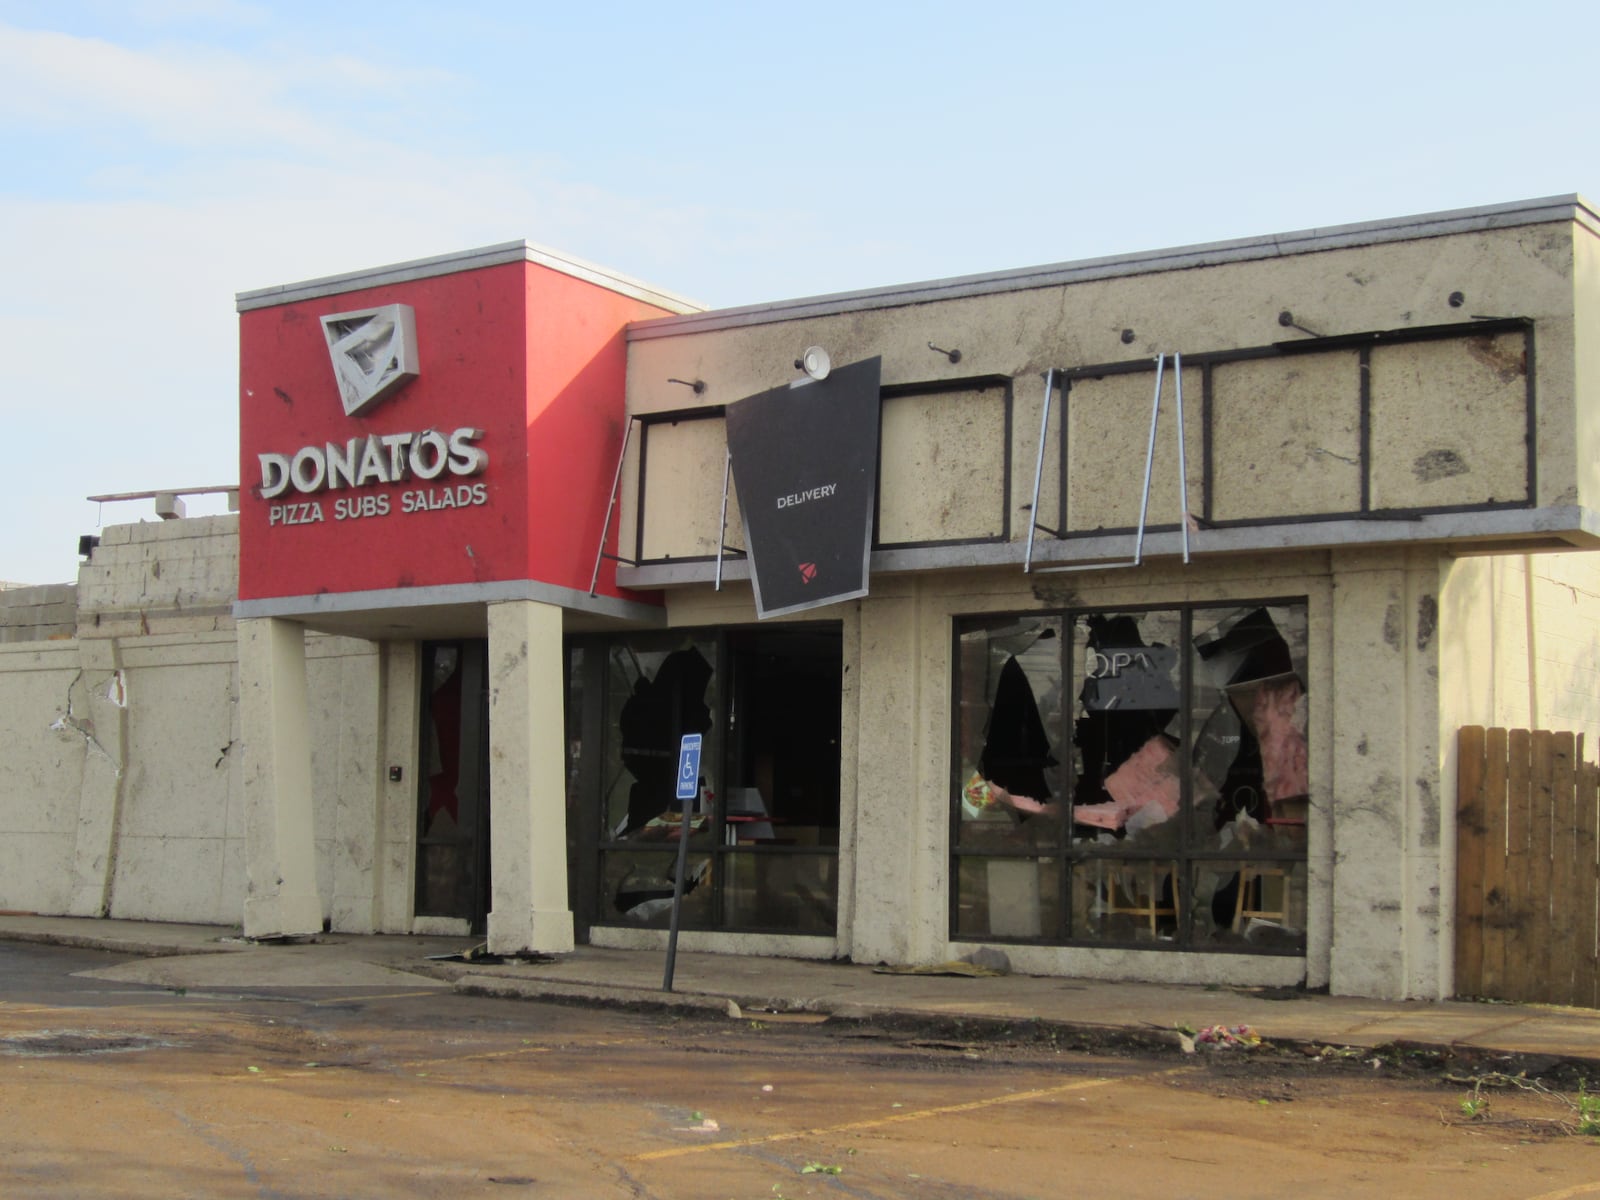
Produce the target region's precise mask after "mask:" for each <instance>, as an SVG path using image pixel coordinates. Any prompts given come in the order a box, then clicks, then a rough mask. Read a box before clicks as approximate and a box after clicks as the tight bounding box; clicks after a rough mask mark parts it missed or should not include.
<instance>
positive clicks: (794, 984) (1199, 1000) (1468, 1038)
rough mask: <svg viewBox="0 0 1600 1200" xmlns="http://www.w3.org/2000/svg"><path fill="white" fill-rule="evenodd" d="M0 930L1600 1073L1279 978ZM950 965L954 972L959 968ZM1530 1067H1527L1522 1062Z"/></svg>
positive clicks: (209, 960)
mask: <svg viewBox="0 0 1600 1200" xmlns="http://www.w3.org/2000/svg"><path fill="white" fill-rule="evenodd" d="M0 940H9V941H29V942H44V943H50V944H57V945H70V946H80V947H86V948H93V949H100V950H107V951H112V952H114V953H119V954H123V955H128V956H132V959H133V960H132V961H128V962H124V963H122V964H120V965H117V966H113V967H108V968H104V969H100V970H97V971H95V972H94V974H95V975H97V976H100V977H111V978H117V979H121V980H123V981H125V982H130V983H140V984H147V985H152V986H157V987H168V988H185V989H202V988H203V989H208V990H218V989H224V990H234V991H239V992H250V991H252V990H257V989H267V988H273V987H296V988H304V987H328V988H338V989H362V990H367V989H379V990H383V991H389V992H407V991H416V992H419V993H426V992H427V991H429V990H447V989H453V990H455V991H459V992H470V993H477V994H483V995H494V996H507V997H516V998H523V999H530V1000H555V1001H562V1002H568V1003H585V1004H601V1005H607V1004H609V1005H616V1006H623V1007H661V1008H675V1009H683V1010H693V1011H703V1012H708V1013H710V1014H712V1015H726V1016H730V1017H741V1016H743V1017H756V1016H759V1015H760V1014H763V1013H785V1014H817V1015H822V1016H828V1017H833V1018H837V1019H855V1020H883V1019H895V1020H905V1021H927V1022H936V1023H956V1024H960V1025H962V1026H964V1027H967V1028H969V1029H971V1030H972V1031H974V1032H975V1033H980V1032H981V1031H982V1030H984V1029H986V1028H987V1029H993V1030H1006V1029H1015V1028H1017V1027H1019V1026H1025V1025H1027V1024H1028V1023H1035V1024H1037V1025H1038V1026H1039V1027H1049V1028H1052V1029H1059V1030H1062V1031H1064V1032H1067V1033H1069V1034H1071V1035H1074V1036H1080V1037H1086V1038H1091V1039H1107V1040H1114V1039H1116V1038H1118V1037H1123V1038H1137V1039H1139V1040H1142V1041H1145V1042H1170V1043H1171V1044H1173V1045H1174V1046H1177V1045H1180V1044H1181V1042H1182V1039H1183V1037H1185V1036H1191V1035H1192V1034H1193V1033H1194V1032H1197V1031H1201V1030H1206V1029H1212V1028H1215V1027H1218V1026H1221V1027H1225V1028H1228V1029H1233V1030H1236V1029H1237V1028H1238V1027H1239V1026H1245V1027H1246V1028H1247V1030H1248V1031H1249V1033H1250V1034H1251V1035H1253V1036H1259V1037H1260V1038H1262V1039H1263V1040H1265V1041H1267V1042H1271V1043H1274V1044H1279V1045H1285V1046H1294V1047H1299V1048H1302V1049H1305V1050H1307V1051H1308V1052H1312V1051H1315V1050H1316V1049H1317V1048H1319V1047H1339V1048H1352V1049H1372V1050H1377V1049H1380V1048H1388V1047H1396V1046H1398V1047H1402V1048H1405V1049H1415V1050H1429V1051H1439V1052H1449V1053H1452V1054H1454V1055H1456V1056H1458V1057H1460V1058H1462V1059H1465V1060H1468V1061H1470V1062H1473V1063H1479V1064H1488V1063H1493V1062H1494V1061H1495V1060H1504V1061H1506V1062H1507V1063H1512V1064H1513V1065H1514V1060H1527V1061H1528V1063H1531V1065H1532V1066H1534V1067H1535V1068H1539V1067H1544V1066H1548V1065H1549V1064H1551V1063H1552V1062H1559V1061H1567V1062H1571V1063H1572V1064H1573V1065H1575V1066H1578V1067H1580V1068H1582V1069H1584V1070H1585V1071H1589V1070H1593V1071H1595V1072H1600V1011H1597V1010H1594V1009H1582V1008H1562V1007H1557V1006H1553V1005H1534V1004H1502V1003H1491V1002H1468V1001H1436V1002H1435V1001H1416V1000H1411V1001H1385V1000H1368V999H1361V998H1356V997H1346V996H1328V995H1321V994H1316V993H1305V992H1297V991H1293V990H1284V989H1251V988H1228V987H1195V986H1185V985H1163V984H1147V983H1115V982H1105V981H1101V980H1088V979H1067V978H1056V977H1044V976H1030V975H1017V974H1006V975H989V976H969V975H953V974H952V975H941V974H899V973H887V972H884V971H881V970H879V969H876V968H874V967H872V966H866V965H857V964H849V963H834V962H812V961H806V960H801V959H788V958H763V957H753V956H744V955H739V956H735V955H724V954H711V953H705V952H699V951H684V950H681V949H680V950H679V951H678V953H677V957H676V961H675V968H674V973H673V989H672V991H671V992H670V993H668V992H665V991H663V990H662V983H663V976H664V968H665V958H666V956H665V954H664V953H663V952H661V951H641V950H614V949H605V948H601V947H594V946H580V947H579V948H578V949H577V950H576V951H575V952H573V953H571V954H567V955H561V956H557V957H554V958H551V959H549V960H548V961H544V960H541V961H523V960H516V959H510V960H505V961H498V962H491V961H483V960H480V959H474V958H473V955H472V952H473V950H474V948H475V947H477V946H478V945H479V942H478V940H477V939H472V938H443V937H420V936H417V937H410V936H393V935H370V936H367V935H357V934H321V935H319V936H317V937H315V938H311V939H305V940H297V941H292V942H277V943H256V942H250V941H246V940H245V939H244V938H242V937H241V936H240V933H239V930H238V929H237V928H234V929H228V928H223V927H217V926H210V925H181V924H165V923H156V922H143V921H114V920H93V919H85V918H72V917H39V916H30V915H15V914H0ZM957 969H959V968H957ZM1524 1065H1526V1064H1524Z"/></svg>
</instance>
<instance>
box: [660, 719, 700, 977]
mask: <svg viewBox="0 0 1600 1200" xmlns="http://www.w3.org/2000/svg"><path fill="white" fill-rule="evenodd" d="M699 794H700V735H699V734H698V733H686V734H684V735H683V739H682V740H681V741H680V742H679V743H678V796H677V798H678V799H679V800H680V801H682V802H683V819H682V821H680V822H679V824H678V869H677V871H676V872H674V873H673V879H672V926H671V928H670V929H669V930H668V932H667V973H666V977H665V978H664V979H663V980H662V981H661V990H662V991H664V992H670V991H671V990H672V969H673V967H674V966H675V965H676V962H677V958H678V912H679V910H680V909H681V908H682V907H683V876H684V873H685V871H686V870H687V867H688V863H689V815H690V811H691V808H692V806H693V804H694V801H695V797H696V796H698V795H699Z"/></svg>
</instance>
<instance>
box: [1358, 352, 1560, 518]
mask: <svg viewBox="0 0 1600 1200" xmlns="http://www.w3.org/2000/svg"><path fill="white" fill-rule="evenodd" d="M1527 437H1528V355H1527V338H1526V336H1525V335H1524V334H1522V333H1521V332H1511V333H1502V334H1499V335H1497V336H1492V337H1481V336H1480V337H1465V338H1450V339H1447V340H1441V341H1434V342H1417V343H1413V344H1410V345H1398V346H1379V347H1376V348H1374V349H1373V351H1372V499H1371V503H1372V507H1373V508H1375V509H1384V508H1438V507H1442V506H1448V505H1477V504H1496V503H1498V504H1506V503H1522V502H1526V501H1527V500H1529V498H1530V497H1529V494H1528V476H1529V463H1528V447H1527Z"/></svg>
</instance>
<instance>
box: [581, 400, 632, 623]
mask: <svg viewBox="0 0 1600 1200" xmlns="http://www.w3.org/2000/svg"><path fill="white" fill-rule="evenodd" d="M633 422H634V418H633V417H629V418H628V419H627V420H626V421H625V422H624V423H623V426H622V453H620V454H618V455H617V473H616V474H615V475H613V476H612V477H611V503H610V504H608V505H606V523H605V524H604V525H602V526H601V527H600V547H599V549H597V550H596V551H595V552H594V574H593V575H592V576H591V577H590V579H589V595H591V596H593V595H594V594H595V591H596V589H598V588H599V586H600V562H601V560H602V559H604V558H605V556H606V534H608V533H610V532H611V514H612V513H613V512H615V511H616V508H617V487H618V485H620V484H621V483H622V463H623V460H624V459H626V458H627V457H628V437H629V435H630V434H632V433H633Z"/></svg>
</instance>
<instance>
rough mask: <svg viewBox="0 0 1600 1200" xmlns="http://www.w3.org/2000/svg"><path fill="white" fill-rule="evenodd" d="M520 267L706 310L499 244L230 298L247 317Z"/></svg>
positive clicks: (561, 258) (673, 306)
mask: <svg viewBox="0 0 1600 1200" xmlns="http://www.w3.org/2000/svg"><path fill="white" fill-rule="evenodd" d="M519 262H529V263H535V264H537V265H538V266H541V267H547V268H549V269H550V270H552V271H559V272H561V273H562V274H563V275H570V276H572V277H573V278H574V279H581V280H583V281H584V282H586V283H592V284H595V285H596V286H598V287H603V288H606V289H607V290H609V291H613V292H617V293H618V294H620V295H623V296H628V297H630V298H631V299H634V300H642V301H644V302H645V303H646V304H654V305H656V306H657V307H660V308H665V309H669V310H671V311H673V312H677V313H694V312H700V311H702V310H703V309H704V308H705V305H703V304H700V303H698V302H697V301H694V300H689V299H686V298H684V297H682V296H679V295H676V294H674V293H672V292H668V291H663V290H662V289H661V288H657V287H652V286H651V285H649V284H647V283H641V282H640V281H639V280H637V279H633V278H631V277H629V276H627V275H623V274H620V273H619V272H616V271H613V270H611V269H610V268H608V267H601V266H597V265H595V264H594V263H590V262H585V261H584V260H583V259H580V258H574V257H572V256H571V255H569V254H560V253H557V252H556V251H554V250H550V249H547V248H546V247H544V246H539V245H535V244H534V243H533V242H529V241H516V242H500V243H498V244H496V245H493V246H479V247H477V248H476V249H472V250H458V251H455V252H453V253H450V254H438V255H435V256H433V257H431V258H417V259H412V260H411V261H409V262H400V263H391V264H388V265H386V266H380V267H368V268H364V269H362V270H359V271H347V272H344V273H343V274H339V275H324V276H321V277H319V278H317V279H305V280H301V281H300V282H298V283H284V284H279V285H277V286H275V287H265V288H256V289H254V290H252V291H247V292H239V293H237V294H236V295H235V296H234V303H235V307H236V309H237V311H239V312H250V311H251V310H253V309H258V308H271V307H273V306H274V305H278V304H293V303H297V302H299V301H304V300H317V299H321V298H322V297H324V296H338V295H342V294H344V293H347V292H354V291H360V290H362V289H365V288H373V287H383V286H386V285H389V284H396V283H409V282H411V281H412V280H415V279H429V278H433V277H435V276H439V275H454V274H458V273H460V272H462V271H479V270H483V269H484V268H486V267H499V266H505V265H506V264H507V263H519Z"/></svg>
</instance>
